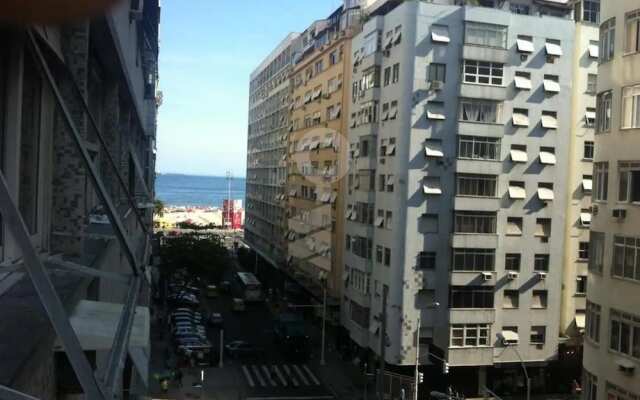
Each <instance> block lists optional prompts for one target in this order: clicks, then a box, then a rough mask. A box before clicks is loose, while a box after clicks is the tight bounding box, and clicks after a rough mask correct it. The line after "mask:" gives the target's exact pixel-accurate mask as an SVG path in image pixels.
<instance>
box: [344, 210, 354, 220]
mask: <svg viewBox="0 0 640 400" xmlns="http://www.w3.org/2000/svg"><path fill="white" fill-rule="evenodd" d="M352 215H353V210H347V212H346V214H345V215H344V217H345V218H346V219H351V216H352Z"/></svg>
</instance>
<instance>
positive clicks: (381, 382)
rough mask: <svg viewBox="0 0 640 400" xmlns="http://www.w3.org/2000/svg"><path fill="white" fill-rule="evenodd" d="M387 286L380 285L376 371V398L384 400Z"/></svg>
mask: <svg viewBox="0 0 640 400" xmlns="http://www.w3.org/2000/svg"><path fill="white" fill-rule="evenodd" d="M388 294H389V287H388V286H387V285H384V286H383V287H382V313H381V314H382V315H381V318H382V322H381V326H380V371H378V399H379V400H384V357H385V353H386V350H387V296H388Z"/></svg>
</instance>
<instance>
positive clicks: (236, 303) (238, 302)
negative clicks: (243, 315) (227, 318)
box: [233, 298, 245, 311]
mask: <svg viewBox="0 0 640 400" xmlns="http://www.w3.org/2000/svg"><path fill="white" fill-rule="evenodd" d="M244 310H245V306H244V300H242V299H238V298H236V299H233V311H244Z"/></svg>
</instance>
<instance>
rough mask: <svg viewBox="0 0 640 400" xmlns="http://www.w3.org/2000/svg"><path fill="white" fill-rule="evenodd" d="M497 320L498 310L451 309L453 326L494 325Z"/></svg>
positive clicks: (450, 314) (450, 319) (450, 317)
mask: <svg viewBox="0 0 640 400" xmlns="http://www.w3.org/2000/svg"><path fill="white" fill-rule="evenodd" d="M495 320H496V310H495V309H493V308H491V309H488V308H474V309H471V308H464V309H450V310H449V322H450V323H451V324H493V323H494V322H495Z"/></svg>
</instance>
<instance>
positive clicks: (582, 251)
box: [578, 242, 589, 260]
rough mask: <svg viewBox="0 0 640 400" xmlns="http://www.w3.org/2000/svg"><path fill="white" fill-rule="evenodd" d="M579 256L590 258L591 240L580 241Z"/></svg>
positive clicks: (585, 258)
mask: <svg viewBox="0 0 640 400" xmlns="http://www.w3.org/2000/svg"><path fill="white" fill-rule="evenodd" d="M578 258H579V259H581V260H588V259H589V242H580V243H579V244H578Z"/></svg>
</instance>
